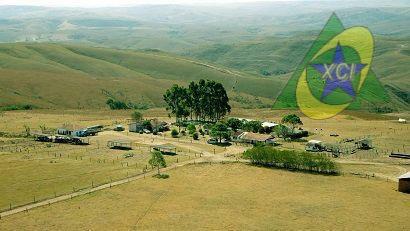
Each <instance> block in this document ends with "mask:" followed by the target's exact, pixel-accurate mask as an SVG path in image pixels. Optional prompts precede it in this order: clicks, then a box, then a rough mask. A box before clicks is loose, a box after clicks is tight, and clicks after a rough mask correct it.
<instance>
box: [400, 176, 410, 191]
mask: <svg viewBox="0 0 410 231" xmlns="http://www.w3.org/2000/svg"><path fill="white" fill-rule="evenodd" d="M398 179H399V188H398V190H399V192H404V193H410V172H407V173H406V174H403V175H401V176H399V177H398Z"/></svg>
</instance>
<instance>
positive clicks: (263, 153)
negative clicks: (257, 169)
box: [243, 146, 339, 175]
mask: <svg viewBox="0 0 410 231" xmlns="http://www.w3.org/2000/svg"><path fill="white" fill-rule="evenodd" d="M243 157H244V158H246V159H249V160H251V162H252V163H253V164H256V165H261V166H266V167H276V168H285V169H289V170H299V171H308V172H316V173H321V174H329V175H335V174H338V173H339V170H338V168H337V165H336V163H335V162H333V161H332V160H331V159H330V158H328V157H327V156H325V155H322V154H311V153H307V152H297V151H289V150H278V149H274V148H272V147H268V146H262V147H260V146H259V147H254V148H252V149H249V150H247V151H245V152H244V154H243Z"/></svg>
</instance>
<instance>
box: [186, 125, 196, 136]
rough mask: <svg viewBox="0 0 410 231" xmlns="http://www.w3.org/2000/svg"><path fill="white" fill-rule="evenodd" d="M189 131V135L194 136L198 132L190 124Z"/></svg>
mask: <svg viewBox="0 0 410 231" xmlns="http://www.w3.org/2000/svg"><path fill="white" fill-rule="evenodd" d="M187 130H188V132H189V134H191V135H192V134H194V133H195V132H196V127H195V125H193V124H188V127H187Z"/></svg>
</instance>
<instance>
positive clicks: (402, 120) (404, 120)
mask: <svg viewBox="0 0 410 231" xmlns="http://www.w3.org/2000/svg"><path fill="white" fill-rule="evenodd" d="M399 123H402V124H405V123H407V120H406V119H402V118H400V119H399Z"/></svg>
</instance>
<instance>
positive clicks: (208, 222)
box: [0, 109, 410, 230]
mask: <svg viewBox="0 0 410 231" xmlns="http://www.w3.org/2000/svg"><path fill="white" fill-rule="evenodd" d="M294 112H295V111H280V110H274V111H273V110H269V109H254V110H244V109H234V111H233V112H232V113H231V115H230V116H236V117H242V118H252V119H261V120H264V121H275V122H279V121H280V119H281V118H282V116H283V115H285V114H287V113H294ZM130 114H131V111H108V110H107V111H87V110H63V111H58V110H33V111H12V112H5V113H4V114H2V115H1V116H0V132H6V133H9V134H14V135H17V134H21V133H23V132H24V127H25V126H28V127H30V128H31V130H32V131H33V130H40V126H43V125H44V126H46V127H47V128H51V129H55V128H58V127H60V126H62V125H63V124H68V125H70V126H72V127H74V128H82V127H85V126H91V125H95V124H102V125H105V126H107V127H109V128H113V126H114V125H115V124H123V125H126V124H127V122H128V121H127V120H128V119H129V117H130ZM144 115H145V117H146V118H159V119H160V120H165V121H168V122H172V121H173V118H169V117H168V115H167V113H166V111H165V110H164V109H149V110H147V111H145V112H144ZM406 116H408V115H407V114H404V115H400V117H404V118H408V117H406ZM302 121H303V123H304V125H303V126H302V127H303V128H304V129H307V130H308V131H310V132H311V133H312V135H311V136H310V137H308V138H307V139H319V140H323V141H325V142H329V143H335V142H338V141H340V140H341V139H344V138H357V137H364V136H365V137H370V138H371V139H372V140H373V144H374V145H375V148H374V149H373V150H369V151H359V152H357V153H356V154H353V155H344V156H342V157H340V158H337V159H335V161H337V162H338V163H339V165H340V168H341V170H342V172H343V176H340V177H324V176H318V175H309V174H302V173H287V172H284V171H279V170H268V169H261V168H254V167H249V166H242V165H220V166H219V165H218V166H213V165H212V166H209V167H206V166H202V167H198V166H188V167H184V168H183V169H180V170H176V171H172V172H171V178H170V179H168V180H163V181H158V180H155V179H149V180H146V181H144V182H148V183H143V182H134V183H131V184H130V185H127V186H121V187H120V188H118V189H112V190H105V191H103V192H98V193H96V194H94V193H93V194H91V195H90V196H83V197H81V198H76V199H73V200H72V202H63V203H58V204H56V205H52V206H50V207H49V208H41V209H36V210H34V211H29V212H28V214H18V215H13V216H11V217H7V218H3V219H2V220H1V222H0V223H1V225H0V230H3V228H4V229H5V230H7V229H13V224H14V225H15V228H18V229H30V230H31V229H82V228H81V227H82V226H84V227H86V228H87V229H88V228H90V229H99V230H101V229H104V228H105V225H110V226H107V227H110V229H140V228H142V229H166V228H167V227H174V228H175V229H188V228H189V227H193V228H194V229H195V228H196V229H298V227H297V226H296V224H299V225H300V226H301V227H304V228H309V227H310V226H312V227H311V228H312V229H316V228H318V229H320V228H323V229H332V227H333V226H334V225H342V226H341V227H343V228H345V229H350V228H352V227H355V226H354V225H356V226H360V227H364V228H365V229H366V228H370V227H373V226H372V224H380V226H377V227H380V228H386V229H403V227H406V228H407V226H408V224H407V223H403V221H400V220H403V215H400V213H401V211H403V209H398V210H395V208H394V206H396V207H397V206H398V207H397V208H401V206H403V203H404V205H407V206H408V205H409V204H408V196H407V195H403V194H400V193H397V192H396V191H395V189H396V187H397V185H396V184H397V183H395V182H393V181H395V180H396V177H397V176H398V175H401V174H403V173H405V172H407V171H410V161H409V160H399V159H392V158H389V157H388V154H389V153H390V152H391V151H400V152H407V153H408V152H409V147H408V143H410V136H409V130H408V124H399V123H397V122H396V119H395V117H381V116H377V115H376V116H375V115H370V114H358V113H355V112H347V113H346V114H342V115H338V116H335V117H333V118H331V119H328V120H324V121H317V120H311V119H309V118H306V117H304V116H302ZM330 133H337V134H339V137H331V136H330ZM207 138H208V137H204V138H203V137H201V139H200V140H199V141H192V138H190V137H189V136H186V137H181V138H179V139H174V138H171V137H170V136H169V134H165V136H153V135H147V134H142V135H141V134H135V133H129V132H114V131H104V132H102V133H100V134H99V135H98V136H95V137H91V138H90V142H91V145H88V146H73V145H67V144H52V145H51V147H48V146H47V144H45V143H36V142H34V141H32V140H30V139H26V138H8V137H2V138H0V183H1V184H2V185H3V186H5V187H1V188H0V195H2V196H1V197H0V210H7V209H8V208H9V206H10V203H11V206H12V207H15V206H19V205H23V204H27V203H32V202H33V201H34V200H36V201H39V200H43V199H46V198H50V197H54V196H55V195H61V194H67V193H70V192H72V191H73V190H79V189H82V188H89V187H92V186H93V185H94V186H95V185H99V184H103V183H108V182H110V181H115V180H118V179H123V178H125V177H127V176H130V175H135V174H141V173H142V171H143V168H145V167H146V166H147V163H148V159H149V157H150V154H149V150H150V145H155V144H172V145H175V146H176V147H177V150H178V155H177V156H165V158H166V161H167V163H168V164H173V163H175V162H177V161H179V162H182V161H185V160H190V159H193V158H196V157H198V156H199V153H203V154H208V155H213V159H214V160H224V159H227V158H226V157H224V156H225V154H235V155H236V156H240V153H242V152H243V151H244V150H246V149H247V148H249V147H247V146H237V145H232V146H230V147H227V148H223V147H218V146H213V145H208V144H206V139H207ZM110 139H128V140H130V141H132V143H133V147H134V150H132V151H130V152H132V153H134V157H132V158H124V154H125V153H128V151H119V150H111V149H108V148H107V147H106V143H107V141H108V140H110ZM279 142H280V144H281V145H280V146H279V148H290V149H299V150H302V149H303V148H304V145H305V143H304V142H283V141H281V140H279ZM60 154H61V157H60ZM225 167H227V168H226V169H225ZM148 168H149V169H150V167H148ZM242 172H243V173H242ZM353 174H354V175H356V176H353ZM357 175H359V176H357ZM366 175H367V176H369V179H367V178H361V177H360V176H362V177H363V176H366ZM373 176H374V177H373ZM252 181H255V182H254V184H253V183H252ZM270 181H272V182H270ZM256 182H259V183H256ZM252 184H253V185H252ZM302 188H306V191H304V190H303V189H302ZM131 189H132V190H131ZM169 190H171V191H169ZM172 190H174V191H175V192H177V195H174V194H173V192H174V191H172ZM332 190H333V191H332ZM112 192H115V193H114V194H112ZM331 192H333V193H337V196H334V197H333V194H332V193H331ZM191 193H192V195H193V196H192V198H191V197H190V194H191ZM289 193H290V194H289ZM242 194H243V195H242ZM265 194H266V195H269V197H268V199H267V200H266V199H264V200H262V199H260V198H263V195H265ZM339 194H340V195H339ZM379 194H380V195H382V196H385V199H384V200H385V201H392V204H391V205H384V204H383V203H373V202H374V201H375V200H376V199H378V198H376V197H375V196H376V195H379ZM110 195H111V196H112V197H110ZM169 195H171V196H170V197H169V198H168V196H169ZM178 195H180V196H181V198H177V197H178ZM230 195H232V198H230ZM332 197H333V198H332ZM163 198H164V200H165V202H164V203H162V202H161V203H159V202H157V201H161V200H162V199H163ZM165 198H168V199H165ZM221 198H222V199H221ZM306 198H309V199H306ZM339 198H340V200H339ZM360 199H362V200H360ZM259 200H260V201H259ZM307 200H309V201H307ZM293 201H294V202H293ZM400 201H401V202H400ZM117 202H118V204H117ZM222 202H224V203H222ZM240 202H243V203H240ZM158 203H159V204H160V205H158ZM97 204H98V206H95V205H97ZM84 206H86V207H84ZM132 206H134V207H135V208H134V207H132ZM157 206H158V208H157V209H159V208H160V206H164V207H163V211H164V213H162V212H160V211H159V210H161V209H159V210H158V211H156V212H154V213H151V210H152V209H149V210H148V208H151V207H152V208H156V207H157ZM218 206H220V207H221V208H219V207H218ZM332 206H333V207H332ZM77 209H78V211H77ZM154 210H155V209H154ZM172 210H175V213H172ZM194 210H195V211H194ZM382 210H384V213H382ZM281 211H282V212H283V213H281ZM367 211H372V212H371V214H369V215H367V216H364V214H365V213H366V212H367ZM224 212H226V215H224V214H223V213H224ZM49 213H50V214H53V215H51V216H50V215H49ZM36 214H37V215H36ZM87 214H90V215H87ZM144 214H147V215H144ZM173 214H174V215H173ZM349 214H352V215H349ZM57 215H58V217H57V218H54V217H53V216H57ZM394 216H396V217H397V219H395V218H394ZM141 217H143V219H142V218H141ZM237 217H238V218H240V219H236V218H237ZM359 217H360V218H361V220H359ZM140 218H141V219H140ZM407 218H408V217H407ZM20 219H21V220H20ZM138 219H140V221H136V220H138ZM349 219H352V221H351V222H349ZM396 220H398V223H394V222H393V221H396ZM64 221H66V222H65V223H64ZM372 222H373V223H372ZM17 226H18V227H17ZM117 226H118V227H117ZM308 226H309V227H308ZM319 227H320V228H319Z"/></svg>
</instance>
